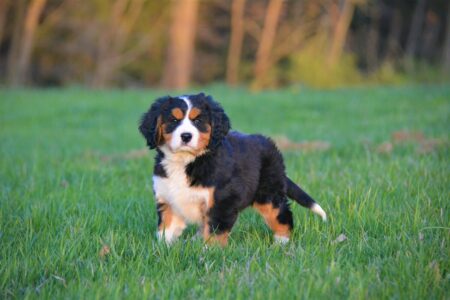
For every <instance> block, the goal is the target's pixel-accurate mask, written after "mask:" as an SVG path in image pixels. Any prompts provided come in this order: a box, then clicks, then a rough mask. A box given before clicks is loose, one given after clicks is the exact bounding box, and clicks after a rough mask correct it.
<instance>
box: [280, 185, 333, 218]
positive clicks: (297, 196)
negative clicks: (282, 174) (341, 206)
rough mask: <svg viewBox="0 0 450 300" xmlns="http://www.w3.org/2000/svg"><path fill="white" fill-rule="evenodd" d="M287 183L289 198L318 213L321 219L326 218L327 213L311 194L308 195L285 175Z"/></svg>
mask: <svg viewBox="0 0 450 300" xmlns="http://www.w3.org/2000/svg"><path fill="white" fill-rule="evenodd" d="M286 183H287V195H288V197H289V198H291V199H293V200H295V202H297V203H298V204H300V205H301V206H304V207H306V208H309V209H310V210H311V211H312V212H313V213H315V214H318V215H319V216H321V217H322V220H324V221H326V220H327V214H326V213H325V211H324V210H323V209H322V207H320V205H319V204H317V203H316V201H314V199H313V198H311V196H309V195H308V194H307V193H306V192H305V191H304V190H302V189H301V188H300V187H299V186H298V185H297V184H295V183H294V182H293V181H292V180H290V179H289V178H288V177H286Z"/></svg>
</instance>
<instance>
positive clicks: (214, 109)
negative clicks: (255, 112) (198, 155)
mask: <svg viewBox="0 0 450 300" xmlns="http://www.w3.org/2000/svg"><path fill="white" fill-rule="evenodd" d="M198 96H200V97H205V95H204V94H203V93H202V94H199V95H198ZM205 98H206V101H207V103H208V106H209V109H210V112H211V127H212V132H211V139H210V142H209V145H208V148H210V149H215V148H217V147H218V146H219V145H220V144H221V143H222V140H223V138H224V137H225V136H226V135H227V134H228V131H229V130H230V128H231V124H230V119H229V118H228V116H227V115H226V114H225V111H224V110H223V108H222V106H221V105H220V104H219V103H217V102H216V101H214V99H213V98H212V97H211V96H206V97H205Z"/></svg>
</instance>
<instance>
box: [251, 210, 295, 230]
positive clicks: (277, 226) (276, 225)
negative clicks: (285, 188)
mask: <svg viewBox="0 0 450 300" xmlns="http://www.w3.org/2000/svg"><path fill="white" fill-rule="evenodd" d="M253 207H254V208H255V209H256V210H257V211H258V212H259V213H260V214H261V215H262V216H263V218H264V221H266V224H267V225H268V226H269V227H270V229H272V231H273V233H274V234H275V235H277V236H283V237H287V238H288V237H289V236H290V234H291V229H290V228H289V225H288V224H281V223H280V222H279V221H278V219H277V217H278V215H279V213H280V209H279V208H275V207H273V205H272V203H267V204H260V203H256V202H255V203H253Z"/></svg>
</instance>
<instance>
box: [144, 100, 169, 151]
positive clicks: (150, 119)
mask: <svg viewBox="0 0 450 300" xmlns="http://www.w3.org/2000/svg"><path fill="white" fill-rule="evenodd" d="M169 99H170V96H166V97H161V98H158V99H156V101H155V102H154V103H153V104H152V106H151V107H150V109H149V110H148V111H147V112H146V113H145V114H143V115H142V118H141V123H140V125H139V131H140V132H141V133H142V135H143V136H144V137H145V139H146V140H147V146H148V147H149V148H150V149H154V148H156V146H158V145H159V144H160V142H161V139H162V132H161V112H162V106H163V104H164V103H165V102H167V101H168V100H169Z"/></svg>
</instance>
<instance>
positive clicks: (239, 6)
mask: <svg viewBox="0 0 450 300" xmlns="http://www.w3.org/2000/svg"><path fill="white" fill-rule="evenodd" d="M244 10H245V0H233V3H232V7H231V38H230V46H229V48H228V58H227V76H226V77H227V83H228V84H229V85H236V84H237V83H238V81H239V63H240V60H241V51H242V43H243V40H244Z"/></svg>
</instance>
